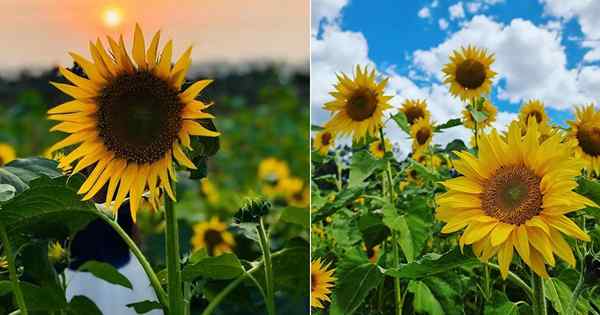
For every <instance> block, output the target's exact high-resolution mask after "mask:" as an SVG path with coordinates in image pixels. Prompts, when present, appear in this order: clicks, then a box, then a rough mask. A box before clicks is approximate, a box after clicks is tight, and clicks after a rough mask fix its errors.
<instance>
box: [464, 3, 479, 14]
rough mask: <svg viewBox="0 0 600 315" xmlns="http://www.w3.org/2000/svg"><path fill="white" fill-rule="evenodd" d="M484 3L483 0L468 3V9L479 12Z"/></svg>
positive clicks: (470, 11)
mask: <svg viewBox="0 0 600 315" xmlns="http://www.w3.org/2000/svg"><path fill="white" fill-rule="evenodd" d="M482 5H483V4H482V3H481V2H469V3H467V4H466V6H467V11H469V13H472V14H473V13H477V12H478V11H479V9H481V7H482Z"/></svg>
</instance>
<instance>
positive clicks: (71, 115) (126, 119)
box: [48, 24, 219, 220]
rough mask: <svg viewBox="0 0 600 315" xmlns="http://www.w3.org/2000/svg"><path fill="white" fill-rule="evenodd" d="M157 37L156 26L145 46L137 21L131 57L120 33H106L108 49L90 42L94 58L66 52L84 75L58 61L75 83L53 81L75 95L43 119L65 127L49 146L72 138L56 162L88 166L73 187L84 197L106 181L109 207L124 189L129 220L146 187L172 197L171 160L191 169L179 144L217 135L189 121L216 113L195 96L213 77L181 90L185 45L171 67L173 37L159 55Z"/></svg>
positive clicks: (187, 63) (78, 168)
mask: <svg viewBox="0 0 600 315" xmlns="http://www.w3.org/2000/svg"><path fill="white" fill-rule="evenodd" d="M159 38H160V32H157V33H156V34H155V35H154V37H153V38H152V41H151V42H150V45H149V46H148V47H146V46H145V42H144V36H143V34H142V31H141V29H140V27H139V26H138V25H137V24H136V27H135V34H134V38H133V49H132V58H130V57H129V55H128V52H127V48H126V47H125V42H124V40H123V37H122V36H121V37H120V38H119V41H118V42H117V41H115V40H114V39H112V38H111V37H110V36H109V37H108V42H109V45H110V52H109V51H107V50H105V49H104V46H103V45H102V43H101V42H100V40H97V41H96V43H95V44H94V43H90V45H89V46H90V52H91V55H92V60H87V59H85V58H84V57H82V56H80V55H78V54H75V53H71V56H72V57H73V59H74V60H75V62H77V64H79V65H80V66H81V68H83V71H84V72H85V77H82V76H79V75H76V74H75V73H73V72H71V71H69V70H67V69H65V68H63V67H60V72H61V74H62V75H63V76H64V77H65V78H66V79H68V80H69V81H70V82H71V83H72V84H73V85H71V84H62V83H54V82H53V83H52V84H53V85H54V86H55V87H56V88H58V89H59V90H61V91H63V92H64V93H66V94H68V95H70V96H72V97H73V98H75V100H72V101H69V102H67V103H64V104H62V105H59V106H56V107H54V108H52V109H50V110H49V111H48V114H49V116H48V118H49V119H51V120H56V121H59V122H60V123H59V124H58V125H56V126H54V127H53V128H52V129H51V131H60V132H65V133H69V134H70V135H69V136H68V137H66V138H65V139H63V140H62V141H60V142H58V143H56V144H55V145H53V146H52V147H51V151H52V152H54V151H56V150H59V149H62V148H65V147H68V146H72V145H77V148H75V149H74V150H73V151H71V152H70V153H69V154H68V155H67V156H66V157H65V158H63V159H62V160H61V165H62V166H65V165H70V164H71V163H74V162H75V161H78V162H77V164H76V166H75V168H74V170H73V173H78V172H79V171H81V170H82V169H83V168H85V167H93V168H94V170H93V171H92V173H91V174H90V175H89V176H88V178H87V180H86V181H85V182H84V184H83V185H82V186H81V189H80V190H79V192H78V193H79V194H85V195H84V197H83V199H84V200H88V199H91V198H92V197H93V196H94V195H96V193H97V192H98V191H100V189H102V188H103V187H105V186H106V185H108V188H107V194H106V203H107V204H111V203H112V209H113V210H116V209H118V208H119V206H120V205H121V204H122V203H123V201H124V200H125V198H126V197H127V195H129V198H130V204H131V213H132V217H133V218H134V220H135V218H136V212H137V210H138V207H139V205H140V202H141V200H142V194H143V193H144V190H145V189H146V188H147V189H148V190H149V191H150V195H151V197H152V199H155V198H158V196H159V195H160V191H163V190H164V191H166V193H167V194H168V195H169V197H171V199H173V200H174V199H175V194H174V192H173V190H172V188H171V184H170V181H171V180H172V179H173V180H174V179H175V169H174V167H173V161H174V160H175V161H177V162H178V163H179V164H181V165H183V166H185V167H188V168H191V169H195V168H196V167H195V166H194V164H193V163H192V161H190V160H189V158H188V157H187V156H186V153H185V152H184V149H183V148H190V136H204V137H216V136H218V135H219V133H218V132H214V131H211V130H208V129H206V128H205V127H203V126H202V124H200V123H199V122H197V121H195V120H197V119H212V118H214V117H213V116H212V115H211V114H209V113H205V112H203V110H204V109H206V108H208V107H209V106H210V105H209V104H205V103H203V102H201V101H197V100H196V97H197V96H198V94H199V93H200V92H201V91H202V90H203V89H204V88H205V87H206V86H207V85H209V84H210V83H211V82H212V81H211V80H203V81H198V82H195V83H193V84H192V85H191V86H189V87H188V88H187V89H186V90H184V91H182V89H181V86H182V83H183V81H184V77H185V74H186V72H187V70H188V69H189V66H190V64H191V60H190V54H191V47H190V48H188V49H187V50H186V51H185V52H184V53H183V55H182V56H181V58H179V60H178V61H177V62H176V63H175V64H174V66H172V65H171V56H172V50H173V44H172V41H169V42H167V44H166V45H165V46H164V49H163V50H162V53H161V54H160V56H159V54H158V51H157V50H158V43H159ZM132 59H133V60H132ZM117 188H118V190H117ZM113 201H114V203H113ZM154 201H155V200H154Z"/></svg>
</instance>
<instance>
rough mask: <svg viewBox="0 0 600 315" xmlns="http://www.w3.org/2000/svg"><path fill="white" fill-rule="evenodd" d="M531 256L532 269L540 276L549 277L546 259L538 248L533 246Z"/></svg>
mask: <svg viewBox="0 0 600 315" xmlns="http://www.w3.org/2000/svg"><path fill="white" fill-rule="evenodd" d="M530 257H531V269H532V270H533V271H534V272H535V273H537V274H538V275H539V276H540V277H542V278H548V277H549V276H548V272H547V271H546V266H545V264H544V259H543V258H542V255H541V254H540V253H539V252H538V251H537V250H535V249H533V248H531V251H530Z"/></svg>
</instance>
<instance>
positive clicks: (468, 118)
mask: <svg viewBox="0 0 600 315" xmlns="http://www.w3.org/2000/svg"><path fill="white" fill-rule="evenodd" d="M479 111H480V112H483V113H485V115H486V118H485V120H484V121H481V122H478V123H477V128H480V129H481V128H486V127H489V126H491V125H492V123H494V122H495V121H496V114H497V113H498V110H497V109H496V106H494V104H492V102H490V101H488V100H487V99H486V100H485V101H484V102H483V106H482V108H481V109H480V110H479ZM462 116H463V125H464V126H465V127H466V128H469V129H473V128H475V118H474V117H473V115H472V114H471V111H469V110H468V109H466V108H465V109H463V111H462Z"/></svg>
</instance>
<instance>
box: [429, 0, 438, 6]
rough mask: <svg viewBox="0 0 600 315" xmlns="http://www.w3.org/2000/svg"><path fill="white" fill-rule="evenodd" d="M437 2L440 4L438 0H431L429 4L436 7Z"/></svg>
mask: <svg viewBox="0 0 600 315" xmlns="http://www.w3.org/2000/svg"><path fill="white" fill-rule="evenodd" d="M439 4H440V3H439V2H438V0H433V1H432V2H431V5H430V7H432V8H437V6H438V5H439Z"/></svg>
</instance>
